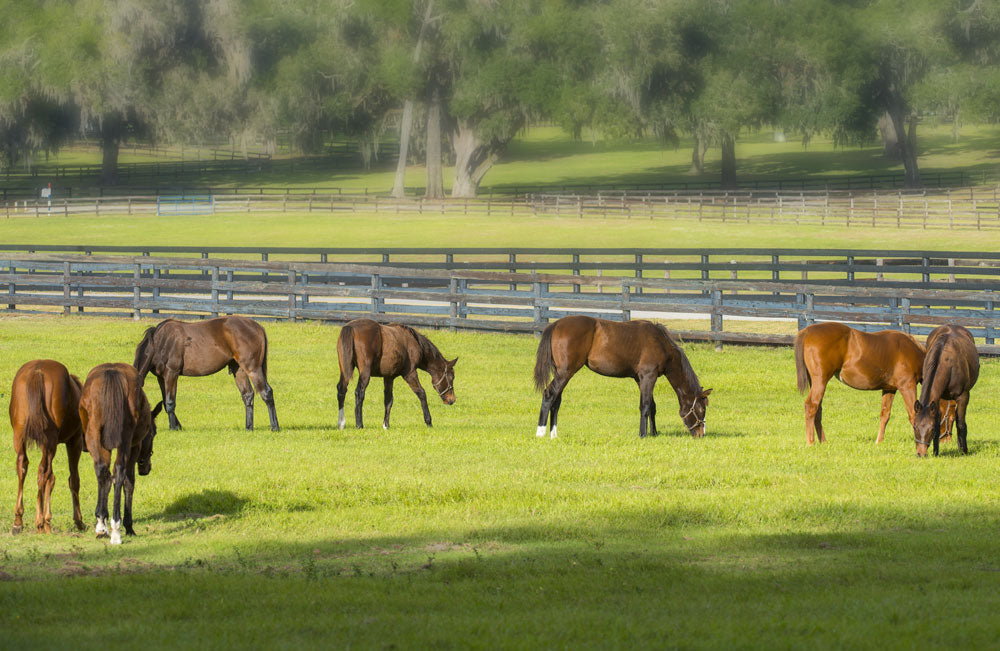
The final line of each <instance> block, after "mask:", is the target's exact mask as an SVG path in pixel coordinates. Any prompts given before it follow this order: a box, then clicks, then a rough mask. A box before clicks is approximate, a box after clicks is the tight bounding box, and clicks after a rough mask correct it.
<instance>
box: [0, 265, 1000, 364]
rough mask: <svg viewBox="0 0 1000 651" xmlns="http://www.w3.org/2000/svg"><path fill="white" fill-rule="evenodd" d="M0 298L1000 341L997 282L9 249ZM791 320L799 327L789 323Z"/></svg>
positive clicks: (152, 309) (183, 311) (123, 308)
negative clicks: (768, 324) (759, 325)
mask: <svg viewBox="0 0 1000 651" xmlns="http://www.w3.org/2000/svg"><path fill="white" fill-rule="evenodd" d="M0 269H2V270H3V271H0V296H4V295H5V296H6V304H7V308H6V310H7V311H8V312H24V311H27V312H48V313H53V312H55V313H63V314H70V313H73V312H74V311H76V312H77V313H80V312H82V313H84V314H98V315H131V316H133V317H135V318H139V317H142V316H154V317H165V316H168V315H174V316H180V317H182V318H197V317H203V316H215V315H220V314H245V315H248V316H254V317H263V318H277V319H322V320H331V321H347V320H350V319H353V318H358V317H362V316H367V317H371V318H374V319H378V320H380V321H397V322H405V323H409V324H412V325H417V326H432V327H448V328H461V329H471V330H493V331H507V332H535V333H537V332H539V331H541V330H542V329H543V328H544V327H545V325H546V324H547V323H548V322H549V321H551V320H553V319H556V318H559V317H560V316H564V315H566V314H572V313H587V314H592V315H594V316H599V317H602V318H607V319H613V320H623V319H631V318H659V319H685V318H695V319H698V318H700V319H707V320H708V321H709V328H708V329H707V330H684V329H682V330H680V331H678V334H679V335H680V336H681V337H684V338H688V339H701V340H708V341H715V342H716V343H717V345H720V346H721V343H722V342H754V343H770V344H789V343H791V341H792V334H790V333H789V334H784V335H774V334H755V333H753V332H751V331H748V329H747V328H745V327H744V326H745V325H747V324H750V323H754V321H750V320H747V319H755V320H756V319H765V320H771V321H789V322H794V323H795V325H796V326H797V327H803V326H805V325H806V324H808V323H813V322H816V321H827V320H833V321H843V322H848V323H852V324H855V325H857V326H858V327H861V328H864V329H870V330H871V329H882V328H886V327H889V328H897V329H901V330H904V331H907V332H911V333H913V334H926V333H927V332H929V331H930V329H932V328H933V327H935V326H937V325H940V324H943V323H953V324H961V325H965V326H966V327H968V328H969V329H970V330H972V331H973V333H974V335H975V336H976V337H977V339H979V340H980V341H982V346H981V350H982V352H984V353H989V354H998V353H1000V346H996V345H994V341H995V338H996V336H997V329H998V328H1000V310H995V309H994V303H995V300H996V298H997V294H995V293H994V292H993V291H992V290H986V291H984V290H978V289H977V290H963V289H951V288H947V289H940V288H936V287H931V288H921V287H920V286H919V283H914V284H913V286H912V287H880V286H874V287H872V286H860V285H857V284H851V285H847V284H844V283H839V284H812V283H802V282H796V281H783V280H779V281H773V280H739V279H737V280H727V279H708V280H701V279H648V278H634V277H628V276H620V277H617V278H614V279H611V278H607V277H604V278H602V277H597V276H590V275H583V274H581V275H573V274H565V273H562V274H550V273H529V272H515V273H510V272H503V273H502V272H494V271H467V270H458V269H451V270H449V269H429V268H419V267H391V266H383V265H364V264H344V263H329V262H327V263H322V262H304V261H258V260H238V259H211V260H203V259H201V258H176V257H169V258H168V257H154V256H66V255H52V254H17V255H15V254H7V255H5V256H3V257H2V258H0ZM789 327H791V323H789Z"/></svg>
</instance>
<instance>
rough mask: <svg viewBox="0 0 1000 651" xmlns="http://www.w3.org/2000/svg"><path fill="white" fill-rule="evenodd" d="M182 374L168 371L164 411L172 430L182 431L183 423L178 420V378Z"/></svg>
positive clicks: (165, 380) (164, 391)
mask: <svg viewBox="0 0 1000 651" xmlns="http://www.w3.org/2000/svg"><path fill="white" fill-rule="evenodd" d="M179 376H180V373H178V372H177V371H173V370H170V369H167V372H166V373H165V374H164V376H163V379H162V380H160V381H161V382H162V383H163V387H164V388H163V409H164V410H165V411H166V412H167V420H168V421H169V422H170V429H181V421H179V420H177V414H176V413H175V410H176V409H177V378H178V377H179Z"/></svg>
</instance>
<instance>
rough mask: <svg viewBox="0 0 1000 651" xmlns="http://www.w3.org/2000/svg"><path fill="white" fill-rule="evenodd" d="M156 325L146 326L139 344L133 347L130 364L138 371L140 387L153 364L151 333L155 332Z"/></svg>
mask: <svg viewBox="0 0 1000 651" xmlns="http://www.w3.org/2000/svg"><path fill="white" fill-rule="evenodd" d="M158 327H159V326H152V327H150V328H146V332H145V334H143V336H142V341H140V342H139V345H138V346H136V347H135V360H134V361H133V362H132V366H134V367H135V370H137V371H139V386H140V387H141V386H142V385H143V384H145V383H146V375H147V374H148V373H149V370H150V368H151V367H152V366H153V353H154V347H153V335H155V334H156V329H157V328H158Z"/></svg>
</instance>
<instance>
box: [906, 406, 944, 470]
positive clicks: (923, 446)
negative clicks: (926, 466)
mask: <svg viewBox="0 0 1000 651" xmlns="http://www.w3.org/2000/svg"><path fill="white" fill-rule="evenodd" d="M913 411H914V412H915V413H914V416H913V442H914V443H916V445H917V456H918V457H924V456H927V448H928V446H930V444H931V442H932V441H933V442H934V453H935V454H937V442H938V440H939V437H940V435H941V410H940V408H939V406H938V401H937V400H931V401H930V402H928V403H927V404H921V402H920V401H919V400H917V401H916V402H914V403H913Z"/></svg>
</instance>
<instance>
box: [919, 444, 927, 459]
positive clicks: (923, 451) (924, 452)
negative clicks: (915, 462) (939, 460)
mask: <svg viewBox="0 0 1000 651" xmlns="http://www.w3.org/2000/svg"><path fill="white" fill-rule="evenodd" d="M917 456H918V457H926V456H927V445H926V444H925V443H917Z"/></svg>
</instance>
